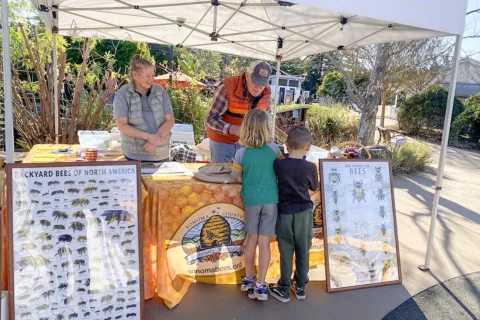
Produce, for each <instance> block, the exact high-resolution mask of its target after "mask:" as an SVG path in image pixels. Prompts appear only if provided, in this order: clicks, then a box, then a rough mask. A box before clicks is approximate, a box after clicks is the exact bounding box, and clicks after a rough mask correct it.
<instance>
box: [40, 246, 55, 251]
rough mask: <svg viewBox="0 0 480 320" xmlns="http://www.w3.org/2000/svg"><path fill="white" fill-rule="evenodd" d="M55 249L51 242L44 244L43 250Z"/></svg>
mask: <svg viewBox="0 0 480 320" xmlns="http://www.w3.org/2000/svg"><path fill="white" fill-rule="evenodd" d="M52 249H53V246H52V245H51V244H46V245H43V246H42V251H43V252H45V251H51V250H52Z"/></svg>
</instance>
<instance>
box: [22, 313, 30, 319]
mask: <svg viewBox="0 0 480 320" xmlns="http://www.w3.org/2000/svg"><path fill="white" fill-rule="evenodd" d="M31 315H32V313H31V312H24V313H22V314H20V318H22V319H23V318H27V317H28V318H30V316H31Z"/></svg>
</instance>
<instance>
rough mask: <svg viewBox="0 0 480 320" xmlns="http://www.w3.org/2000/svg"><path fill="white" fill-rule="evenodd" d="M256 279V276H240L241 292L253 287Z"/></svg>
mask: <svg viewBox="0 0 480 320" xmlns="http://www.w3.org/2000/svg"><path fill="white" fill-rule="evenodd" d="M256 281H257V277H255V276H253V277H252V278H249V277H242V285H241V286H240V290H241V291H243V292H246V291H249V290H250V289H252V290H253V289H254V288H255V282H256Z"/></svg>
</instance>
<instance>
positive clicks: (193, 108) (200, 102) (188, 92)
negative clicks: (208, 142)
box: [167, 86, 212, 143]
mask: <svg viewBox="0 0 480 320" xmlns="http://www.w3.org/2000/svg"><path fill="white" fill-rule="evenodd" d="M167 92H168V95H169V96H170V100H171V102H172V108H173V114H174V116H175V122H177V123H188V124H192V125H193V130H194V133H195V143H200V142H201V141H202V139H203V138H204V137H206V130H205V118H206V116H207V113H208V110H209V108H210V106H211V104H212V98H211V97H207V96H205V95H203V94H202V93H201V92H200V91H199V90H198V89H196V88H195V87H194V86H191V87H186V88H183V89H173V88H168V89H167Z"/></svg>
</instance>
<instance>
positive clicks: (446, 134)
mask: <svg viewBox="0 0 480 320" xmlns="http://www.w3.org/2000/svg"><path fill="white" fill-rule="evenodd" d="M461 48H462V36H457V40H456V44H455V54H454V56H453V67H452V74H451V78H450V88H449V89H448V101H447V112H446V115H445V123H444V125H443V137H442V148H441V151H440V161H439V163H438V174H437V182H436V184H435V198H434V200H433V207H432V217H431V221H430V232H429V234H428V245H427V252H426V254H425V263H424V264H423V265H421V266H419V268H420V269H421V270H423V271H427V270H430V256H431V253H432V244H433V236H434V232H435V224H436V222H437V215H438V204H439V202H440V193H441V190H442V183H443V172H444V169H445V161H446V157H447V148H448V137H449V135H450V122H451V120H452V110H453V102H454V99H455V89H456V87H457V75H458V62H459V60H460V52H461V51H460V50H461Z"/></svg>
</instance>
